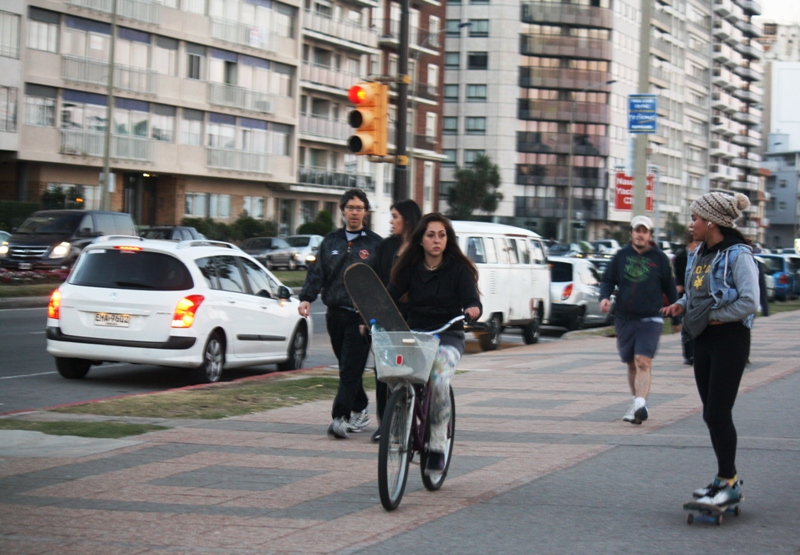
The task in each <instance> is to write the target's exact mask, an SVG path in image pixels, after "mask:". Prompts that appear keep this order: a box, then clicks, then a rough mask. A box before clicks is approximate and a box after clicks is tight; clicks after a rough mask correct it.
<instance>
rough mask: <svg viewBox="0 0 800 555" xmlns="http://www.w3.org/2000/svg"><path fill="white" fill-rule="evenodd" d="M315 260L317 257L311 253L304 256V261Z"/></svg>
mask: <svg viewBox="0 0 800 555" xmlns="http://www.w3.org/2000/svg"><path fill="white" fill-rule="evenodd" d="M316 261H317V257H316V256H314V255H313V254H309V255H308V256H306V262H316Z"/></svg>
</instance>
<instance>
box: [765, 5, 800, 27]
mask: <svg viewBox="0 0 800 555" xmlns="http://www.w3.org/2000/svg"><path fill="white" fill-rule="evenodd" d="M760 2H761V7H762V9H763V10H764V11H763V13H762V14H761V17H762V18H763V19H769V20H772V21H775V22H776V23H800V1H798V0H760Z"/></svg>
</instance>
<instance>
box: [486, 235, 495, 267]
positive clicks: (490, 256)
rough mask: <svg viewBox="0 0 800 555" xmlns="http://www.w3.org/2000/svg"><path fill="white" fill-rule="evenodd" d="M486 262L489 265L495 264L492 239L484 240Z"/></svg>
mask: <svg viewBox="0 0 800 555" xmlns="http://www.w3.org/2000/svg"><path fill="white" fill-rule="evenodd" d="M486 261H487V262H488V263H489V264H497V249H495V248H494V239H493V238H492V237H487V238H486Z"/></svg>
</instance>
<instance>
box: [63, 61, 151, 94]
mask: <svg viewBox="0 0 800 555" xmlns="http://www.w3.org/2000/svg"><path fill="white" fill-rule="evenodd" d="M61 77H62V79H64V80H65V81H72V82H74V83H83V84H86V85H97V86H99V87H106V86H108V63H107V62H105V61H102V60H94V59H91V58H82V57H80V56H71V55H69V54H65V55H63V56H62V57H61ZM157 86H158V74H157V73H156V72H155V71H152V70H149V69H143V68H136V67H130V66H125V65H121V64H114V89H115V90H120V91H127V92H132V93H143V94H155V93H156V90H157Z"/></svg>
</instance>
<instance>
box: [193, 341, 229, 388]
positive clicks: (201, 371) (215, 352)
mask: <svg viewBox="0 0 800 555" xmlns="http://www.w3.org/2000/svg"><path fill="white" fill-rule="evenodd" d="M224 366H225V341H224V340H223V339H222V335H221V334H220V333H219V332H218V331H215V332H214V333H212V334H211V335H210V336H209V338H208V341H207V342H206V347H205V349H203V363H202V364H201V365H200V366H198V367H197V370H196V371H195V382H197V383H216V382H218V381H219V379H220V377H221V376H222V368H223V367H224Z"/></svg>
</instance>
